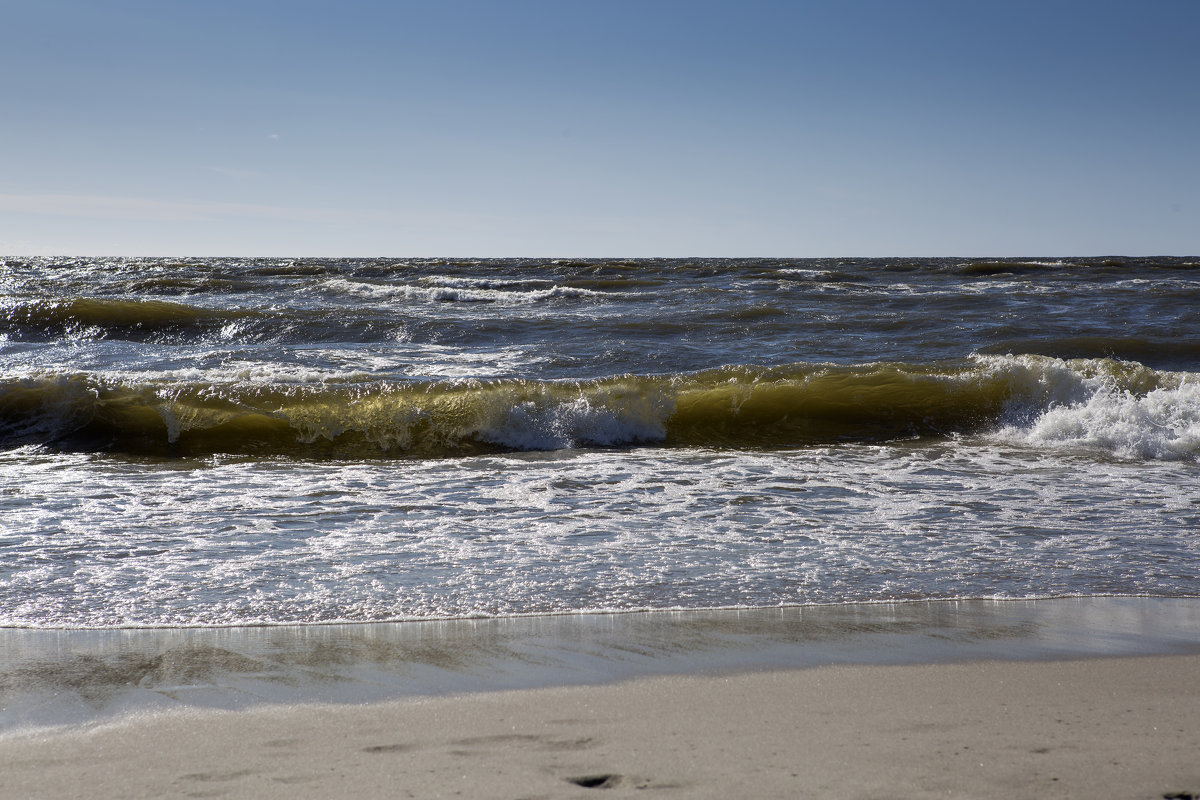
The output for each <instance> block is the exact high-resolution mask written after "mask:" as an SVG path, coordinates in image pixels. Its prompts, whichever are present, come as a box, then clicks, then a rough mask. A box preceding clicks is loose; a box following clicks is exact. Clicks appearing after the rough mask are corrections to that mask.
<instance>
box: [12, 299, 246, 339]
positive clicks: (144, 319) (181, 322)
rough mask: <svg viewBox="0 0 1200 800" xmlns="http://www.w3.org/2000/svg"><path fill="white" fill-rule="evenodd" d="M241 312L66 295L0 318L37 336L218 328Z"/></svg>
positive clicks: (120, 334) (14, 330)
mask: <svg viewBox="0 0 1200 800" xmlns="http://www.w3.org/2000/svg"><path fill="white" fill-rule="evenodd" d="M243 314H244V312H238V311H236V310H217V309H207V308H202V307H198V306H193V305H188V304H186V303H176V302H172V301H168V300H118V299H110V298H72V299H63V300H32V301H24V302H18V303H14V304H12V305H11V306H9V307H8V308H7V309H5V313H4V316H3V320H4V324H5V326H6V328H7V329H8V331H9V332H11V333H14V334H16V335H18V336H29V337H33V338H37V337H40V336H62V335H63V334H67V333H84V332H88V331H90V330H95V331H98V332H100V333H102V334H105V335H115V336H118V337H128V336H131V335H132V336H146V335H149V334H154V333H162V332H184V331H191V330H195V329H197V328H200V327H201V326H205V327H211V326H213V325H217V326H220V325H222V324H225V323H227V322H231V321H233V320H234V319H236V318H238V317H239V316H242V315H243Z"/></svg>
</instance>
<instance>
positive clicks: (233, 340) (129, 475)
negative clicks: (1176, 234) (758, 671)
mask: <svg viewBox="0 0 1200 800" xmlns="http://www.w3.org/2000/svg"><path fill="white" fill-rule="evenodd" d="M1102 597H1103V598H1125V599H1126V600H1128V601H1130V602H1133V601H1135V600H1136V599H1139V598H1140V599H1142V600H1147V599H1148V600H1152V601H1156V602H1157V601H1159V600H1166V601H1169V602H1172V603H1176V604H1178V603H1183V606H1181V607H1183V608H1190V609H1192V610H1191V611H1187V612H1186V613H1187V614H1190V615H1191V616H1190V619H1191V620H1192V622H1195V621H1196V619H1197V616H1196V613H1195V609H1196V604H1195V602H1194V601H1191V602H1187V601H1186V600H1185V599H1186V598H1197V597H1200V260H1197V259H1194V258H1173V257H1171V258H1168V257H1162V258H1142V257H1137V258H1135V257H1122V258H1115V257H1112V258H1084V257H1081V258H1070V259H999V260H995V259H989V260H983V259H961V258H932V259H930V258H926V259H916V258H912V259H910V258H895V259H634V260H605V259H585V260H551V259H470V260H453V259H410V260H396V259H316V258H312V259H265V258H201V259H184V260H180V259H156V258H155V259H137V258H20V259H18V258H9V259H6V260H2V261H0V629H3V630H5V631H7V633H6V634H5V635H6V636H7V637H8V639H9V640H10V641H14V642H15V641H16V640H17V638H19V636H24V635H31V634H32V633H34V632H37V633H41V634H45V633H51V632H57V633H61V632H63V631H64V630H65V631H66V632H70V633H76V634H79V633H82V632H81V631H80V630H79V629H91V634H92V635H111V634H114V632H120V633H121V635H125V634H132V633H135V632H136V631H135V630H134V629H154V630H159V631H162V630H164V629H165V630H169V631H177V632H178V631H191V630H200V629H205V630H226V629H229V628H231V627H233V628H239V627H247V626H255V627H257V626H275V627H278V626H289V625H310V626H311V624H313V623H378V622H392V623H394V622H400V621H438V624H445V623H447V622H455V623H456V624H457V623H462V622H465V621H470V622H479V623H484V622H489V621H495V620H504V619H508V620H512V619H516V618H521V619H528V618H534V619H538V618H542V617H544V616H545V615H564V614H565V615H574V616H579V615H580V614H582V613H583V612H628V611H655V612H672V613H674V612H680V611H692V612H696V611H699V612H702V613H705V614H707V613H710V612H713V610H717V609H739V610H741V611H739V612H738V613H751V614H761V613H765V612H764V611H763V610H765V609H774V610H775V611H779V610H780V609H788V608H807V609H815V608H818V607H835V608H849V607H850V606H854V607H855V608H859V607H861V606H862V604H900V605H903V604H906V603H907V604H913V603H914V602H915V603H916V604H918V605H919V604H920V603H922V602H926V601H938V600H949V601H959V602H965V603H976V604H978V603H981V602H985V603H992V602H994V601H998V600H1005V601H1010V600H1019V601H1027V600H1034V599H1044V598H1076V599H1089V600H1083V601H1081V602H1090V599H1091V598H1102ZM1072 602H1074V601H1072ZM830 613H832V612H830ZM585 616H586V614H585ZM633 616H645V615H633ZM649 616H651V617H653V616H654V615H649ZM647 624H649V623H647ZM317 627H319V626H317ZM343 627H346V628H356V627H358V626H356V625H347V626H343ZM14 637H16V638H14ZM40 641H41V642H42V643H41V644H39V645H38V647H41V648H43V650H44V648H45V646H46V645H45V640H44V639H43V640H40ZM263 646H264V647H265V646H266V645H263ZM10 652H11V651H10ZM39 652H41V651H39Z"/></svg>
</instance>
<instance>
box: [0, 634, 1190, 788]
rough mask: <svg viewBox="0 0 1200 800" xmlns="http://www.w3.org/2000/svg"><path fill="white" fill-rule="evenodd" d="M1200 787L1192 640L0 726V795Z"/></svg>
mask: <svg viewBox="0 0 1200 800" xmlns="http://www.w3.org/2000/svg"><path fill="white" fill-rule="evenodd" d="M1188 794H1197V795H1200V656H1164V657H1152V658H1101V659H1088V660H1078V661H1057V662H994V661H990V662H976V663H969V664H936V665H918V666H844V667H820V668H814V669H805V670H791V671H778V672H757V673H743V674H736V675H729V676H685V677H671V678H648V679H641V680H635V681H630V682H626V683H620V684H611V685H603V686H583V687H578V686H576V687H567V688H547V689H535V690H524V691H507V692H492V693H481V694H470V695H461V696H455V697H443V698H433V699H425V700H405V701H398V702H390V703H377V704H369V705H359V706H329V705H325V706H316V705H306V706H291V707H267V708H258V709H252V710H245V711H233V712H230V711H212V710H207V711H196V710H192V711H180V712H169V713H160V714H157V715H147V716H141V717H135V718H132V719H125V720H122V721H119V722H116V723H109V724H105V725H101V726H99V727H94V728H90V729H86V730H80V729H75V730H68V731H65V732H64V731H59V732H53V733H46V732H42V733H36V734H35V733H13V734H8V735H6V736H4V737H0V797H3V798H39V797H45V798H51V797H52V798H67V797H86V798H97V797H122V798H125V797H129V798H140V797H256V798H258V797H261V798H275V797H278V798H288V800H295V799H296V798H306V797H322V798H324V797H330V798H332V797H353V798H377V797H378V798H383V797H387V798H393V797H418V798H426V797H429V798H434V797H470V798H476V797H477V798H537V797H577V798H588V797H597V796H600V797H612V798H617V797H627V796H628V797H634V796H636V797H651V796H663V797H714V798H772V797H779V798H783V797H787V798H792V797H822V798H906V797H984V798H1005V799H1006V800H1011V798H1089V800H1094V799H1095V798H1162V797H1164V796H1187V795H1188Z"/></svg>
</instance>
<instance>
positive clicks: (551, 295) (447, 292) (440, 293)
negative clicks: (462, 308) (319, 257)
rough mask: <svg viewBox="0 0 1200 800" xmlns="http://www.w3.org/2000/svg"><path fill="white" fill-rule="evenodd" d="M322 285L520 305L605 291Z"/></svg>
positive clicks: (362, 292)
mask: <svg viewBox="0 0 1200 800" xmlns="http://www.w3.org/2000/svg"><path fill="white" fill-rule="evenodd" d="M324 285H325V287H326V288H329V289H332V290H334V291H336V292H338V293H342V294H352V295H356V296H358V297H368V298H372V299H375V300H409V301H424V302H437V303H500V304H503V305H521V304H524V303H538V302H542V301H545V300H550V299H558V298H579V297H605V296H608V295H609V293H607V292H598V291H595V290H593V289H580V288H577V287H571V286H557V285H552V286H549V287H548V288H538V289H528V290H524V291H514V290H511V289H497V288H491V287H487V286H479V285H476V286H471V285H469V282H466V285H464V283H463V282H459V281H452V282H450V284H449V285H447V284H440V283H439V284H435V285H432V286H412V285H408V284H404V285H400V286H387V285H383V284H373V283H362V282H359V281H351V280H347V279H345V278H334V279H333V280H330V281H327V282H326V283H325V284H324Z"/></svg>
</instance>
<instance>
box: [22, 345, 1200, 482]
mask: <svg viewBox="0 0 1200 800" xmlns="http://www.w3.org/2000/svg"><path fill="white" fill-rule="evenodd" d="M1194 383H1195V381H1194V376H1191V375H1187V374H1180V373H1162V372H1158V371H1155V370H1151V369H1148V368H1146V367H1142V366H1141V365H1137V364H1131V363H1127V362H1116V361H1107V360H1085V361H1073V362H1066V361H1061V360H1058V359H1050V358H1043V357H1034V356H1022V357H1011V356H1006V357H1000V356H995V357H979V358H974V359H970V360H966V361H956V362H946V363H938V364H926V365H920V364H902V363H887V364H873V365H862V366H835V365H813V364H797V365H791V366H786V367H776V368H756V367H726V368H722V369H717V370H709V371H705V372H700V373H691V374H678V375H659V376H618V377H612V378H605V379H601V380H593V381H533V380H493V381H420V382H411V383H354V384H337V383H324V384H319V385H317V386H281V385H251V384H204V383H196V382H191V383H171V382H159V383H155V382H144V383H111V382H110V383H106V382H104V381H100V380H97V379H95V378H94V377H91V376H88V375H81V374H74V375H61V374H58V375H41V376H31V377H28V378H25V379H22V380H10V381H7V382H5V383H4V384H2V385H0V438H2V440H3V441H5V442H7V443H9V444H22V443H37V444H52V445H55V446H59V447H66V448H82V449H97V450H115V451H124V452H132V453H157V454H178V455H205V454H211V453H246V454H270V455H285V456H298V457H322V456H326V457H354V458H361V457H371V456H374V457H394V456H409V457H441V456H452V455H465V454H472V453H482V452H496V451H502V450H552V449H561V448H574V447H609V446H625V445H635V444H662V445H672V446H706V447H723V448H775V447H794V446H805V445H813V444H822V443H831V442H841V441H862V442H876V441H886V440H890V439H897V438H909V437H929V436H935V437H936V436H949V435H954V434H962V433H972V432H978V431H981V430H987V429H995V428H998V427H1000V426H1002V425H1004V424H1009V423H1012V422H1014V421H1017V422H1019V421H1021V420H1025V421H1028V420H1032V419H1035V418H1037V417H1038V416H1039V415H1041V414H1043V413H1045V412H1047V411H1048V410H1050V409H1053V408H1056V407H1058V406H1061V405H1063V404H1071V403H1077V404H1078V403H1086V402H1093V401H1094V399H1095V398H1096V397H1097V396H1099V395H1112V396H1114V397H1129V398H1138V397H1145V396H1147V395H1148V394H1150V393H1152V392H1156V391H1178V390H1180V387H1183V386H1194Z"/></svg>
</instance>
